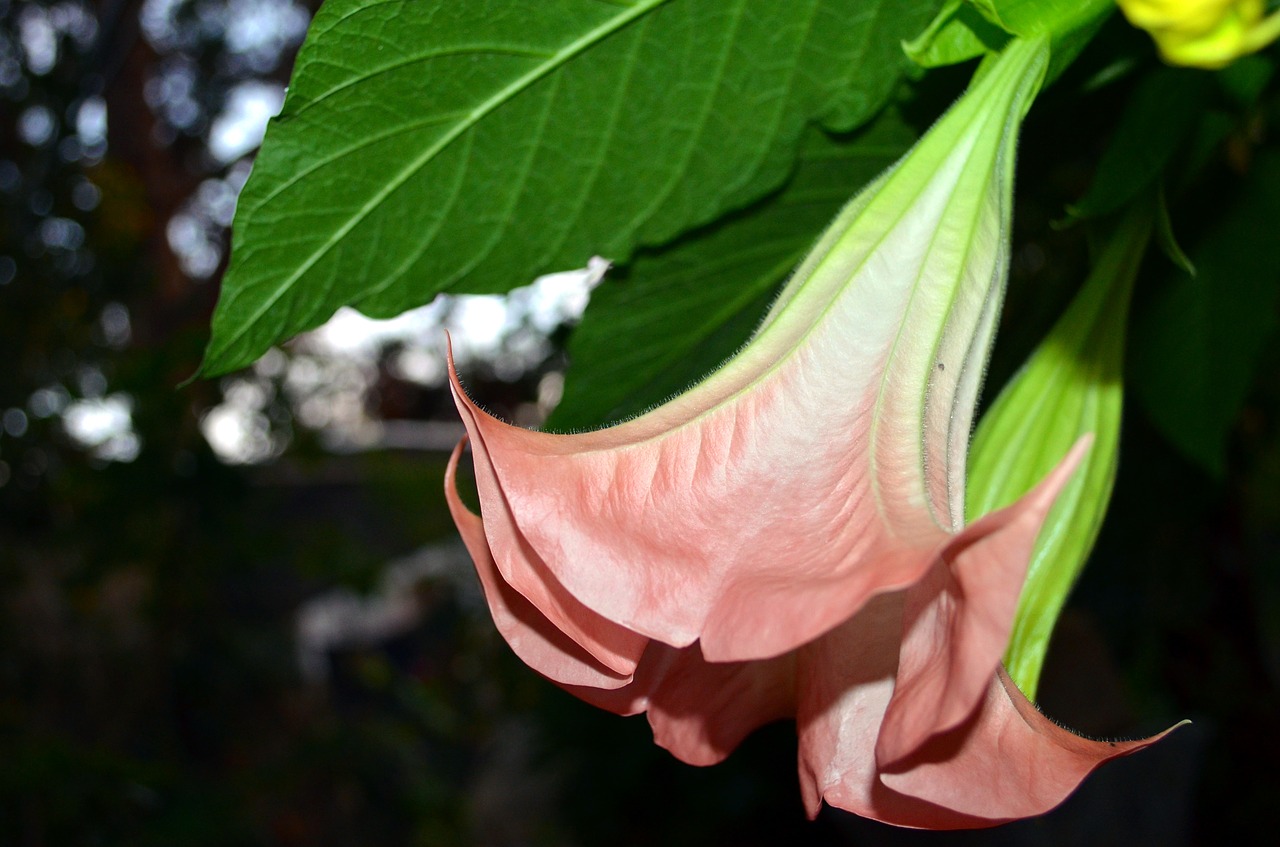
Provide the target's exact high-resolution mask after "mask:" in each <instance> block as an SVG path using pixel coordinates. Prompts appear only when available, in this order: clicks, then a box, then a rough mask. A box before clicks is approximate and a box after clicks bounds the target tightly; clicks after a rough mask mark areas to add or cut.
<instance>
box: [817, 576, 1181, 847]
mask: <svg viewBox="0 0 1280 847" xmlns="http://www.w3.org/2000/svg"><path fill="white" fill-rule="evenodd" d="M903 608H904V598H903V597H902V596H901V595H890V596H887V597H884V598H878V599H877V600H875V601H873V602H872V603H871V604H870V605H868V607H867V609H866V610H864V611H863V612H862V613H861V614H860V615H858V616H857V617H855V618H854V619H853V620H851V621H849V622H848V623H847V624H845V625H844V626H842V627H840V628H839V629H837V630H835V631H834V632H832V633H831V634H830V635H828V636H826V637H825V638H822V639H819V640H818V641H817V642H815V643H814V644H812V645H809V646H807V647H806V648H804V649H803V650H802V651H801V652H800V659H799V663H798V673H797V679H798V698H797V724H798V729H799V735H800V783H801V793H802V795H803V797H804V801H805V806H806V808H807V809H808V811H809V814H810V816H811V817H812V816H816V815H817V813H818V810H819V809H820V808H821V805H822V803H823V802H824V801H825V802H827V803H829V804H830V805H832V806H835V807H837V808H840V809H845V810H846V811H850V812H854V813H855V814H858V815H862V816H863V817H869V818H874V819H876V820H879V821H883V822H885V823H890V824H895V825H898V826H908V827H917V828H926V829H968V828H975V827H985V826H993V825H996V824H999V823H1004V822H1007V821H1011V820H1016V819H1019V818H1024V817H1030V816H1032V815H1038V814H1041V813H1043V812H1046V811H1048V810H1050V809H1052V808H1053V807H1055V806H1057V805H1058V804H1059V803H1061V802H1062V801H1063V800H1064V799H1066V797H1067V796H1068V795H1069V794H1070V793H1071V792H1072V791H1074V790H1075V788H1076V787H1077V786H1078V785H1079V784H1080V781H1081V780H1083V779H1084V777H1085V776H1087V775H1088V774H1089V772H1090V771H1092V770H1093V769H1094V768H1096V767H1097V766H1098V765H1100V764H1101V763H1103V762H1105V761H1107V760H1108V759H1112V758H1115V757H1117V756H1122V755H1126V754H1128V753H1132V752H1135V751H1136V750H1139V749H1141V748H1143V747H1146V746H1147V745H1149V744H1152V743H1154V742H1155V741H1158V740H1159V739H1160V738H1162V737H1163V735H1164V734H1163V733H1162V734H1161V735H1158V736H1155V737H1152V738H1147V739H1143V740H1141V741H1128V742H1109V741H1091V740H1089V739H1085V738H1081V737H1080V736H1077V735H1075V734H1074V733H1072V732H1070V731H1068V730H1066V729H1063V728H1062V727H1059V726H1058V725H1057V724H1055V723H1053V722H1052V721H1050V720H1049V719H1048V718H1046V717H1044V716H1043V715H1041V714H1040V712H1039V711H1037V710H1036V708H1035V706H1033V705H1032V704H1031V703H1030V702H1029V701H1027V699H1026V698H1025V697H1024V696H1023V695H1022V693H1021V692H1020V691H1018V689H1017V687H1016V686H1014V685H1013V683H1012V682H1011V681H1010V680H1009V678H1008V676H1007V674H1005V672H1004V670H1003V668H1000V669H998V670H997V672H996V674H994V675H992V676H990V677H988V679H987V681H986V685H985V686H984V688H983V692H982V696H981V698H980V701H979V703H978V704H977V706H976V709H975V710H974V711H973V712H972V714H970V715H969V716H967V717H966V719H965V720H964V721H962V722H961V723H960V724H959V725H957V726H955V727H953V728H951V729H948V730H945V731H942V732H940V733H937V734H934V735H932V736H930V737H929V738H928V739H927V740H926V741H925V743H924V744H923V745H922V746H920V747H919V748H918V749H916V750H914V751H913V752H911V753H910V754H909V755H907V756H905V757H903V758H901V759H899V760H897V761H896V762H894V763H893V765H892V766H891V767H890V768H884V767H882V766H880V765H879V764H878V763H877V759H876V755H875V749H876V742H877V736H878V734H879V731H880V726H881V724H882V722H883V721H884V717H885V712H886V710H887V708H888V706H889V701H890V699H891V698H892V697H893V690H894V684H893V677H894V674H895V672H896V670H895V664H896V642H895V641H894V640H893V639H892V638H891V637H886V636H885V635H884V633H885V632H891V631H892V630H893V627H894V626H895V625H897V624H900V622H901V617H902V614H903Z"/></svg>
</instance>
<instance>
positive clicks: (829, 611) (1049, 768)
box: [446, 41, 1147, 827]
mask: <svg viewBox="0 0 1280 847" xmlns="http://www.w3.org/2000/svg"><path fill="white" fill-rule="evenodd" d="M1046 58H1047V50H1046V49H1045V47H1044V45H1043V44H1042V43H1039V42H1019V41H1015V42H1014V43H1012V44H1011V45H1010V47H1009V48H1007V49H1006V51H1005V53H1004V55H1002V57H1001V58H1000V59H999V60H998V61H996V62H994V63H992V64H991V65H990V66H989V67H988V68H987V69H986V71H985V73H984V75H983V76H982V78H981V80H980V81H979V82H978V83H977V84H976V85H975V86H974V87H973V88H972V89H971V90H970V92H969V93H967V94H966V95H965V97H963V98H962V99H961V100H960V102H959V103H957V104H956V106H954V107H953V108H952V110H951V111H950V112H948V114H947V115H946V116H944V117H943V119H942V120H941V121H940V122H939V123H938V124H937V125H936V126H935V127H934V128H933V129H932V130H931V131H930V132H929V133H928V134H927V135H926V136H925V137H924V138H923V139H922V140H921V141H920V143H919V144H918V145H917V146H916V148H915V149H914V150H913V151H912V152H911V153H910V154H909V155H908V156H907V157H906V158H905V159H903V160H902V161H901V162H899V163H898V164H897V165H896V166H895V167H894V168H893V169H891V170H890V171H889V172H888V173H886V174H885V175H883V176H882V177H880V178H879V179H878V180H877V181H876V182H874V183H873V184H872V185H871V186H870V187H868V188H867V189H866V190H865V191H864V192H863V193H862V194H860V195H859V196H858V197H857V198H855V199H854V200H853V201H852V202H851V203H850V204H849V205H848V206H847V207H846V208H845V210H844V211H843V212H842V213H841V214H840V216H839V217H838V218H837V219H836V220H835V222H834V223H833V224H832V225H831V227H830V228H829V229H828V231H827V232H826V233H825V234H824V235H823V237H822V238H821V239H820V241H819V242H818V244H817V245H816V247H815V248H814V250H813V252H812V253H811V254H810V256H809V257H808V258H807V259H806V260H805V262H804V263H803V264H802V265H801V266H800V268H799V269H798V270H797V271H796V273H795V275H794V276H793V278H792V280H791V281H790V282H789V283H788V284H787V286H786V287H785V288H784V289H783V292H782V294H781V295H780V296H779V299H778V301H777V303H776V304H775V305H774V307H773V309H772V311H771V312H770V313H769V315H768V316H767V317H766V319H765V321H764V322H763V324H762V325H761V327H760V328H759V329H758V330H757V332H756V334H755V336H754V337H753V339H752V340H751V342H750V343H749V344H748V345H747V346H746V347H745V348H744V349H743V350H742V351H741V352H740V353H739V354H738V355H737V356H736V357H735V358H734V359H732V360H731V361H730V362H728V363H726V364H725V365H724V366H723V367H722V368H721V369H720V370H719V371H717V372H716V373H714V374H713V375H712V376H710V377H709V378H707V379H706V380H705V381H703V382H702V383H700V384H699V385H697V386H696V387H694V388H693V389H691V390H689V391H688V392H686V393H684V394H682V395H680V396H679V397H676V398H674V399H673V400H671V401H670V402H668V403H666V404H664V405H662V406H659V407H657V408H655V409H653V410H652V411H650V412H648V413H646V414H644V415H642V416H640V417H638V418H635V419H633V420H630V421H627V422H625V423H622V424H620V425H618V426H614V427H611V428H607V429H603V430H599V431H596V432H588V433H583V434H578V435H552V434H546V433H537V432H531V431H527V430H523V429H520V428H517V427H513V426H510V425H508V424H505V423H503V422H501V421H499V420H497V419H495V418H493V417H491V416H489V415H488V414H486V413H485V412H484V411H482V410H481V409H479V408H478V407H477V406H476V405H475V404H474V403H472V402H471V400H470V399H469V398H468V397H467V395H466V393H465V392H464V391H463V389H462V387H461V385H460V384H459V383H458V380H457V377H456V374H455V375H454V376H453V383H452V384H453V390H454V397H455V400H456V402H457V406H458V409H459V412H460V413H461V415H462V418H463V420H464V422H465V424H466V427H467V431H468V435H469V440H470V443H471V448H472V455H473V458H474V463H475V472H476V480H477V487H478V490H479V495H480V505H481V513H482V516H479V515H475V514H473V513H472V512H471V511H469V509H468V508H467V507H466V506H465V505H464V504H463V503H462V502H461V500H460V499H459V498H458V495H457V491H456V486H455V479H454V476H455V472H456V466H457V462H458V460H459V458H460V455H461V451H462V445H459V448H458V450H457V451H455V453H454V456H453V459H452V461H451V462H450V465H449V473H448V477H447V479H446V488H447V492H448V496H449V504H450V509H451V511H452V513H453V516H454V519H455V521H456V522H457V524H458V527H459V529H460V531H461V534H462V536H463V539H464V540H465V542H466V544H467V547H468V548H469V550H470V552H471V554H472V557H473V559H474V560H475V564H476V568H477V571H478V573H479V575H480V578H481V581H482V583H483V586H484V590H485V595H486V597H487V599H488V601H489V605H490V608H491V610H492V612H493V616H494V620H495V622H496V623H497V626H498V629H499V630H500V631H501V633H502V634H503V636H504V637H505V638H506V639H507V641H508V642H509V643H510V645H511V647H512V648H513V650H514V651H515V652H516V653H517V654H518V655H519V656H520V657H521V658H522V659H523V660H524V661H525V662H526V663H527V664H529V665H530V666H531V667H533V668H534V669H535V670H537V671H539V672H541V673H542V674H544V675H545V676H547V677H549V678H550V679H552V680H554V681H555V682H557V683H559V684H560V685H562V686H564V687H565V688H567V689H569V690H570V691H572V692H574V693H575V694H577V695H578V696H580V697H582V698H583V699H585V700H587V701H589V702H591V703H594V704H596V705H599V706H601V707H603V708H607V709H611V710H613V711H615V712H618V713H621V714H634V713H638V712H647V713H648V717H649V721H650V723H651V724H652V726H653V730H654V736H655V739H656V741H657V742H658V743H659V744H661V745H662V746H664V747H666V748H668V749H669V750H671V752H673V753H674V754H675V755H676V756H678V757H679V758H681V759H683V760H685V761H687V762H691V763H695V764H711V763H713V762H716V761H719V760H720V759H722V758H724V757H725V756H726V755H728V753H729V752H730V751H731V750H732V749H733V748H734V747H735V746H736V745H737V744H738V743H739V742H740V741H741V740H742V739H743V738H744V737H745V736H746V735H747V734H748V733H750V732H751V731H752V730H754V729H755V728H756V727H758V726H760V725H762V724H764V723H767V722H770V721H773V720H776V719H779V718H788V717H789V718H794V719H795V720H796V722H797V727H798V732H799V738H800V775H801V785H802V791H803V794H804V798H805V801H806V804H807V806H808V808H809V810H810V812H811V813H812V814H816V813H817V810H818V808H819V807H820V805H821V803H822V802H823V800H825V801H827V802H829V803H831V804H833V805H835V806H839V807H841V808H844V809H848V810H851V811H853V812H856V813H858V814H861V815H866V816H869V817H874V818H878V819H880V820H884V821H888V822H891V823H896V824H901V825H906V826H918V827H962V826H980V825H988V824H991V823H996V822H1001V821H1006V820H1011V819H1014V818H1019V817H1024V816H1027V815H1032V814H1036V813H1038V812H1041V811H1044V810H1046V809H1048V808H1050V807H1052V806H1054V805H1056V804H1057V803H1058V802H1060V801H1061V799H1062V798H1063V797H1064V796H1065V795H1066V794H1067V793H1068V792H1070V791H1071V790H1072V789H1073V788H1074V787H1075V785H1076V784H1077V783H1078V782H1079V781H1080V779H1082V778H1083V777H1084V775H1085V774H1086V773H1087V772H1088V771H1089V770H1091V769H1092V768H1093V767H1095V766H1096V765H1097V764H1098V763H1099V762H1101V761H1103V760H1105V759H1108V758H1111V757H1113V756H1115V755H1119V754H1121V753H1124V752H1128V751H1130V750H1132V749H1135V747H1137V746H1141V745H1142V744H1144V743H1147V742H1136V743H1130V744H1108V743H1098V742H1091V741H1086V740H1084V739H1081V738H1078V737H1076V736H1075V735H1073V734H1071V733H1070V732H1068V731H1066V730H1063V729H1061V728H1059V727H1057V726H1056V725H1055V724H1053V723H1052V722H1051V721H1049V720H1048V719H1046V718H1044V717H1043V716H1041V715H1040V713H1039V712H1037V711H1036V709H1035V707H1034V706H1032V705H1031V704H1029V703H1028V702H1027V700H1026V699H1025V698H1024V697H1023V696H1022V695H1021V694H1020V693H1019V692H1018V690H1017V689H1016V687H1014V686H1013V684H1012V683H1011V682H1010V681H1009V679H1008V677H1007V676H1005V675H1004V672H1003V670H1002V669H1001V668H1000V656H1001V655H1002V653H1003V652H1004V649H1005V644H1006V641H1007V640H1008V636H1009V631H1010V627H1011V625H1012V620H1013V615H1014V611H1015V609H1016V606H1017V601H1018V594H1019V591H1020V588H1021V585H1022V581H1023V578H1024V575H1025V571H1026V567H1027V561H1028V558H1029V556H1030V553H1031V549H1032V545H1033V543H1034V541H1035V538H1036V534H1037V532H1038V530H1039V527H1040V524H1041V522H1042V521H1043V519H1044V516H1045V513H1046V512H1047V510H1048V509H1049V507H1050V506H1051V505H1052V503H1053V500H1054V497H1055V496H1056V495H1057V492H1058V491H1059V490H1060V489H1061V487H1062V485H1063V484H1064V483H1065V481H1066V480H1067V479H1068V478H1069V476H1070V474H1071V472H1072V469H1073V468H1074V466H1075V464H1076V462H1077V461H1078V460H1079V457H1080V455H1081V452H1082V451H1083V450H1085V449H1087V445H1084V444H1081V445H1077V447H1076V448H1075V449H1074V450H1073V451H1072V452H1071V453H1070V454H1069V455H1068V456H1067V457H1066V458H1065V459H1064V461H1063V463H1062V464H1061V465H1060V466H1059V467H1058V468H1057V469H1056V470H1055V471H1054V472H1052V473H1051V474H1050V475H1049V476H1048V477H1047V478H1046V479H1045V480H1044V481H1043V482H1042V483H1041V484H1040V485H1039V486H1038V487H1037V488H1036V489H1034V490H1033V491H1032V492H1030V493H1029V494H1027V495H1026V496H1025V497H1023V498H1022V499H1021V500H1019V501H1018V502H1016V503H1014V504H1013V505H1011V506H1009V507H1008V508H1006V509H1003V510H1000V511H997V512H993V513H991V514H989V515H987V516H985V517H983V518H981V519H980V520H978V521H976V522H974V523H972V524H970V525H969V526H964V522H963V514H964V509H963V504H964V478H965V455H966V450H967V445H968V439H969V434H970V429H971V424H972V416H973V410H974V405H975V403H976V398H977V394H978V390H979V387H980V382H981V379H982V372H983V367H984V365H985V362H986V358H987V353H988V350H989V347H990V344H991V340H992V334H993V332H994V326H995V320H996V317H997V314H998V311H999V306H1000V302H1001V298H1002V294H1003V286H1004V280H1005V276H1006V266H1007V261H1008V246H1007V244H1008V228H1009V218H1010V208H1009V207H1010V196H1011V188H1012V176H1013V159H1014V145H1015V140H1016V135H1017V128H1018V125H1019V122H1020V120H1021V118H1022V115H1023V114H1024V112H1025V110H1026V108H1027V105H1028V104H1029V102H1030V100H1031V98H1032V96H1033V95H1034V92H1035V90H1036V89H1037V87H1038V85H1039V81H1040V78H1041V76H1042V74H1043V71H1044V67H1045V62H1046ZM450 370H451V373H452V363H451V365H450Z"/></svg>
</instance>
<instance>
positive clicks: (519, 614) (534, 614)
mask: <svg viewBox="0 0 1280 847" xmlns="http://www.w3.org/2000/svg"><path fill="white" fill-rule="evenodd" d="M465 444H466V442H465V441H462V442H459V444H458V446H457V447H455V448H454V451H453V454H452V455H451V456H450V457H449V464H448V466H447V467H446V469H445V498H446V500H447V501H448V504H449V512H450V514H451V515H452V516H453V520H454V522H455V523H456V524H457V525H458V531H459V533H460V534H461V535H462V540H463V542H464V543H465V544H466V545H467V551H468V552H469V553H470V554H471V558H472V560H473V561H474V562H475V566H476V573H477V575H478V576H479V577H480V584H481V587H482V588H483V590H484V596H485V601H486V602H487V603H488V604H489V611H490V613H491V614H492V615H493V622H494V624H495V625H496V626H497V628H498V631H499V632H500V633H501V634H502V637H503V638H504V639H505V640H506V642H507V643H508V644H509V645H510V646H511V649H512V650H513V651H514V652H515V654H516V655H517V656H519V657H520V658H521V660H523V661H524V663H525V664H527V665H528V666H529V667H531V668H533V669H534V670H536V671H538V672H539V673H541V674H542V675H543V676H546V677H548V678H549V679H551V680H553V681H555V682H557V683H562V684H565V685H579V686H590V687H592V688H600V689H612V688H619V687H621V686H624V685H626V684H628V683H629V682H631V679H632V674H631V670H632V669H633V668H634V667H635V663H634V662H632V663H631V666H630V667H627V665H626V663H615V664H621V665H622V668H623V670H621V671H620V670H619V669H618V668H617V667H610V666H608V665H606V664H604V663H603V662H602V661H600V660H599V659H598V658H596V657H595V656H593V655H592V654H591V653H590V652H588V651H587V650H586V649H584V648H583V646H582V644H581V642H580V641H578V640H577V638H579V637H583V636H582V633H584V632H590V631H596V632H604V633H606V636H605V639H604V640H612V641H616V640H619V639H618V638H617V635H616V633H615V632H614V631H615V630H617V629H619V628H618V627H617V626H616V625H615V624H612V623H611V622H609V621H606V620H604V619H603V618H600V617H599V616H598V615H596V614H595V613H594V612H592V611H591V610H590V609H587V608H585V607H582V606H581V605H580V604H577V603H576V601H574V600H573V598H571V597H565V598H564V599H563V606H562V607H561V611H560V617H561V618H562V619H564V620H566V621H568V620H572V621H573V622H574V625H573V626H572V627H570V629H571V630H572V631H573V632H574V633H575V637H570V636H569V635H567V634H566V633H565V631H564V630H563V629H561V628H560V627H558V626H557V625H556V624H554V623H552V622H551V621H550V620H549V619H548V618H547V616H546V615H544V614H543V613H542V612H541V611H539V610H538V608H537V607H535V606H534V605H533V604H532V603H530V602H529V601H528V600H527V599H526V598H525V597H524V596H523V595H521V594H520V593H519V592H517V591H515V590H514V589H513V588H512V587H511V586H510V585H508V584H507V582H506V581H505V580H504V579H503V578H502V574H500V573H499V572H498V569H497V567H496V565H495V564H494V562H493V556H492V555H491V554H490V552H489V540H488V537H487V536H486V535H485V524H484V521H482V520H481V519H480V517H479V516H478V515H475V514H473V513H472V512H471V510H470V509H468V508H467V507H466V504H464V503H463V502H462V500H461V499H460V498H459V497H458V493H457V469H458V458H459V456H461V455H462V449H463V447H464V446H465ZM631 635H634V633H632V634H631ZM636 638H639V636H636ZM641 649H643V647H641ZM638 658H639V655H638V654H637V659H638Z"/></svg>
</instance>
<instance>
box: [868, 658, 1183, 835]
mask: <svg viewBox="0 0 1280 847" xmlns="http://www.w3.org/2000/svg"><path fill="white" fill-rule="evenodd" d="M1175 728H1176V727H1175ZM1171 731H1172V730H1165V732H1162V733H1160V734H1159V735H1156V736H1152V737H1151V738H1145V739H1142V740H1140V741H1091V740H1089V739H1087V738H1081V737H1080V736H1078V735H1076V734H1075V733H1072V732H1070V731H1069V730H1066V729H1063V728H1062V727H1060V726H1058V725H1057V724H1056V723H1054V722H1053V721H1051V720H1049V719H1048V718H1046V717H1045V716H1044V715H1042V714H1040V712H1039V711H1038V710H1037V709H1036V707H1035V706H1034V705H1032V703H1031V702H1030V701H1029V700H1027V698H1026V697H1024V696H1023V695H1022V692H1021V691H1019V690H1018V687H1017V686H1016V685H1014V684H1013V680H1011V679H1009V675H1008V674H1007V673H1005V671H1004V669H1003V668H1001V669H1000V670H999V672H998V674H997V676H996V678H994V679H992V680H991V683H990V685H988V687H987V691H986V697H985V698H984V700H983V702H982V703H981V704H980V706H979V708H978V711H977V712H976V713H975V714H974V715H973V716H972V717H971V718H970V719H969V720H968V721H966V722H965V723H963V724H961V725H960V726H958V727H956V728H955V729H954V730H951V731H950V732H946V733H943V734H941V735H937V736H934V737H933V738H932V739H930V740H929V741H928V742H927V743H926V744H925V745H924V746H923V747H921V748H920V750H918V751H917V752H916V753H915V754H914V755H912V756H911V757H909V758H908V759H905V760H903V761H901V762H899V763H897V764H896V765H895V766H894V770H893V772H883V773H882V774H881V777H880V778H881V780H882V781H883V782H884V784H885V785H886V786H887V787H888V788H890V789H891V790H893V791H896V792H900V793H901V794H903V795H907V796H910V797H914V798H916V799H918V800H922V801H925V802H927V803H932V804H934V805H935V806H937V807H939V808H940V809H945V810H947V811H948V812H949V813H951V814H958V815H961V816H970V817H972V818H977V819H980V820H981V823H980V824H979V825H982V826H991V825H995V824H998V823H1004V822H1006V821H1011V820H1017V819H1019V818H1026V817H1031V816H1033V815H1039V814H1043V813H1044V812H1047V811H1049V810H1050V809H1052V808H1054V807H1055V806H1057V805H1058V804H1059V803H1061V802H1062V801H1063V800H1064V799H1066V797H1067V795H1069V794H1070V793H1071V792H1072V791H1074V790H1075V789H1076V787H1077V786H1078V785H1079V784H1080V782H1081V780H1083V779H1084V778H1085V777H1086V776H1088V775H1089V773H1090V772H1091V771H1093V769H1094V768H1096V767H1097V766H1098V765H1100V764H1102V763H1103V762H1105V761H1107V760H1109V759H1114V758H1116V757H1118V756H1126V755H1128V754H1130V753H1134V752H1136V751H1138V750H1141V749H1142V748H1144V747H1146V746H1148V745H1150V744H1153V743H1155V742H1156V741H1159V740H1160V739H1161V738H1163V737H1164V736H1165V735H1166V734H1168V733H1169V732H1171ZM908 825H912V826H918V825H922V824H908ZM923 825H925V826H930V827H934V828H949V827H948V826H945V825H944V826H939V825H938V823H932V822H930V823H925V824H923ZM961 825H969V824H961Z"/></svg>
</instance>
